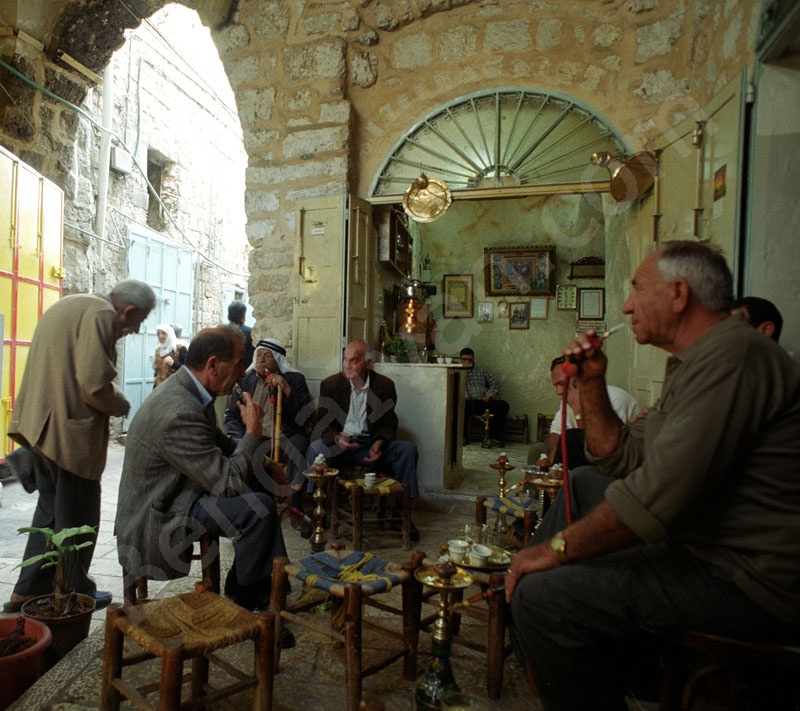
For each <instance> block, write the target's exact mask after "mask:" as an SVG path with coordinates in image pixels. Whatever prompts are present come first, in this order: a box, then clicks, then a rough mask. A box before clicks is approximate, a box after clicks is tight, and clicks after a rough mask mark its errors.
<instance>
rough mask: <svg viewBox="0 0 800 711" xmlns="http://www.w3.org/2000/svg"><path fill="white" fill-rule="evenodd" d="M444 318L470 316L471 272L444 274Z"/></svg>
mask: <svg viewBox="0 0 800 711" xmlns="http://www.w3.org/2000/svg"><path fill="white" fill-rule="evenodd" d="M442 291H443V293H444V304H443V306H444V311H443V313H442V316H443V317H444V318H472V274H445V275H444V289H443V290H442Z"/></svg>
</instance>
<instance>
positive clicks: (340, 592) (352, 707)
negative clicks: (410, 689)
mask: <svg viewBox="0 0 800 711" xmlns="http://www.w3.org/2000/svg"><path fill="white" fill-rule="evenodd" d="M424 556H425V554H424V553H421V552H419V551H418V552H415V553H414V554H412V557H411V560H410V561H409V562H408V563H404V564H403V565H402V566H396V565H395V566H393V565H391V564H387V563H386V561H381V560H380V559H378V558H375V557H374V556H372V554H370V553H364V552H363V551H356V552H353V551H345V550H342V549H339V550H331V551H324V552H322V553H315V554H313V555H311V556H309V557H308V558H303V559H302V560H299V561H297V562H290V561H289V560H288V559H287V558H278V559H276V560H275V563H274V565H273V570H272V595H271V600H270V610H271V611H272V612H273V613H274V614H275V620H276V629H275V639H276V640H279V639H280V634H281V629H282V627H283V624H284V620H288V621H289V622H292V623H295V624H298V625H301V626H302V627H304V628H306V629H308V630H310V631H312V632H315V633H317V634H321V635H323V636H325V637H328V638H330V639H332V640H334V641H335V642H337V643H339V644H341V645H342V646H343V647H344V664H345V677H346V694H347V697H346V701H347V703H346V708H347V711H358V708H359V703H360V701H361V696H362V694H361V690H362V681H363V679H364V678H365V677H367V676H370V675H372V674H375V673H376V672H378V671H380V670H381V669H384V668H385V667H387V666H389V665H390V664H392V663H393V662H394V661H396V660H398V659H401V658H402V659H403V675H404V677H405V679H406V680H408V681H412V680H414V679H416V677H417V642H418V640H419V627H420V612H421V608H422V584H421V583H420V582H419V581H418V580H417V579H416V577H415V575H414V570H416V568H418V567H419V566H420V565H421V564H422V561H423V559H424ZM360 575H363V576H364V579H363V580H359V577H360ZM376 576H377V577H376ZM289 577H294V578H296V579H298V580H300V581H302V582H303V583H304V584H305V585H306V586H307V588H308V594H304V595H302V596H301V598H300V599H299V600H298V601H297V602H295V603H293V604H291V605H290V604H287V601H286V590H287V581H288V578H289ZM397 585H400V586H401V589H402V609H397V608H396V607H394V606H392V605H389V604H387V603H386V602H384V601H382V600H378V599H375V598H376V597H377V596H379V595H380V594H381V593H385V592H387V591H388V590H389V589H390V588H391V587H393V586H395V587H396V586H397ZM325 600H329V601H330V602H331V615H330V622H329V625H327V626H326V625H323V624H319V623H317V622H315V621H314V617H313V616H311V617H308V618H307V617H306V616H305V614H306V613H308V612H310V611H314V610H315V609H316V608H317V607H318V606H319V605H320V604H321V603H322V602H324V601H325ZM364 606H372V607H375V608H378V609H379V610H381V611H382V612H388V613H392V614H396V615H401V616H402V631H401V632H398V631H397V630H395V629H391V628H389V627H388V626H386V625H385V624H378V623H377V622H374V621H373V620H371V619H370V620H367V619H364V616H363V611H364ZM363 628H367V629H369V630H370V631H371V632H376V633H379V634H382V635H386V636H388V637H390V638H392V639H394V640H395V641H397V639H398V638H399V639H400V640H401V642H402V644H401V645H400V646H399V647H396V648H394V649H390V650H388V654H386V656H385V657H384V658H383V659H380V660H378V661H375V662H374V663H373V664H372V665H371V666H370V667H368V668H364V667H363V664H362V629H363ZM382 649H384V650H385V647H383V646H382ZM280 654H281V649H280V645H279V644H277V643H276V644H275V669H276V670H278V669H279V667H280ZM300 661H301V663H302V660H300Z"/></svg>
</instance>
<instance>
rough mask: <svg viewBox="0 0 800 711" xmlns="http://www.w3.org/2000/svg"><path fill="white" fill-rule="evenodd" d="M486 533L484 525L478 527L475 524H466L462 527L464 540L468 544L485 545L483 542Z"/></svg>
mask: <svg viewBox="0 0 800 711" xmlns="http://www.w3.org/2000/svg"><path fill="white" fill-rule="evenodd" d="M486 531H487V526H486V524H483V525H482V526H480V525H478V524H477V523H468V524H466V525H465V526H464V538H465V539H466V540H467V541H469V542H470V544H473V543H486V541H485V540H484V539H485V538H486Z"/></svg>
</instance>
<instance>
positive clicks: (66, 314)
mask: <svg viewBox="0 0 800 711" xmlns="http://www.w3.org/2000/svg"><path fill="white" fill-rule="evenodd" d="M155 303H156V295H155V294H154V293H153V290H152V289H151V288H150V287H149V286H148V285H147V284H145V283H143V282H141V281H136V280H135V279H126V280H124V281H121V282H120V283H119V284H117V285H116V286H115V287H114V288H113V289H112V290H111V293H110V294H109V295H108V296H103V295H101V294H73V295H72V296H65V297H64V298H63V299H61V300H60V301H58V302H56V303H55V304H53V305H52V306H51V307H50V308H49V309H47V311H45V312H44V314H43V315H42V317H41V319H39V323H38V325H37V326H36V332H35V333H34V334H33V341H32V342H31V349H30V354H29V355H28V362H27V364H26V365H25V374H24V376H23V378H22V385H21V386H20V389H19V392H18V393H17V397H16V401H15V403H14V413H13V415H12V417H11V424H10V425H9V428H8V435H9V437H11V438H12V439H13V440H14V441H16V442H17V443H18V444H20V445H22V446H23V447H25V448H27V451H28V453H29V455H30V456H29V460H30V464H31V466H32V470H33V474H34V477H35V487H36V488H37V489H38V490H39V500H38V502H37V504H36V510H35V511H34V514H33V521H32V523H31V526H35V527H37V528H52V529H53V530H54V531H56V532H58V531H60V530H61V529H63V528H72V527H73V526H82V525H87V526H98V525H99V524H100V476H101V474H102V473H103V469H105V466H106V448H107V446H108V419H109V417H111V416H115V417H121V416H124V415H126V414H127V413H128V409H129V408H130V403H128V400H127V399H126V398H125V394H124V393H123V392H122V390H120V388H119V387H117V385H116V384H115V383H114V379H115V378H116V376H117V369H116V361H117V341H118V340H119V339H120V338H122V337H123V336H127V335H128V334H130V333H137V332H138V331H139V326H140V325H141V323H142V321H144V320H145V318H147V314H148V313H149V312H150V310H151V309H152V308H153V307H154V306H155ZM45 550H46V542H45V538H44V536H43V535H42V534H40V533H33V534H31V535H30V536H29V537H28V543H27V545H26V547H25V555H24V556H23V560H27V559H28V558H31V557H33V556H35V555H39V554H41V553H44V552H45ZM93 555H94V540H92V545H90V546H87V547H86V548H83V549H82V550H81V551H80V553H79V554H78V565H77V566H75V567H74V569H73V570H72V572H71V578H70V580H69V584H70V585H71V586H72V588H73V589H74V590H75V591H76V592H79V593H83V594H85V595H93V596H94V597H95V600H96V602H97V607H98V608H102V607H105V606H106V605H108V603H109V602H111V593H108V592H97V586H96V585H95V582H94V580H92V579H91V578H90V577H89V566H90V565H91V563H92V557H93ZM54 585H55V568H53V567H49V568H44V570H43V569H42V567H41V562H40V563H38V564H34V565H30V566H27V567H25V568H22V570H21V571H20V574H19V578H18V580H17V584H16V585H15V586H14V593H13V594H12V595H11V599H10V600H9V601H8V602H6V603H4V605H3V611H4V612H11V613H13V612H18V611H19V609H20V608H21V607H22V603H23V602H25V601H26V600H28V599H30V598H32V597H35V596H37V595H45V594H47V593H51V592H53V587H54Z"/></svg>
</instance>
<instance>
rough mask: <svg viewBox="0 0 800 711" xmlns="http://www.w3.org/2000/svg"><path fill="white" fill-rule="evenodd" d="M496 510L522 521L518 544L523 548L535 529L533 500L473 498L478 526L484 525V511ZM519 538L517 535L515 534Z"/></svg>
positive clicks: (489, 497) (490, 497)
mask: <svg viewBox="0 0 800 711" xmlns="http://www.w3.org/2000/svg"><path fill="white" fill-rule="evenodd" d="M489 510H491V511H498V512H499V513H501V514H503V515H505V514H508V515H510V516H513V517H514V518H515V519H517V520H519V521H522V539H521V540H520V546H521V547H522V548H524V547H525V546H527V545H528V543H529V542H530V540H531V536H532V535H533V532H534V530H535V529H536V511H534V509H533V501H532V500H531V501H526V502H525V503H524V504H523V503H521V502H519V501H517V500H516V499H511V498H506V499H500V498H498V497H496V496H494V497H492V496H479V497H477V498H476V499H475V523H477V524H478V525H479V526H484V525H486V512H487V511H489ZM517 538H518V539H519V537H518V536H517Z"/></svg>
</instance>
